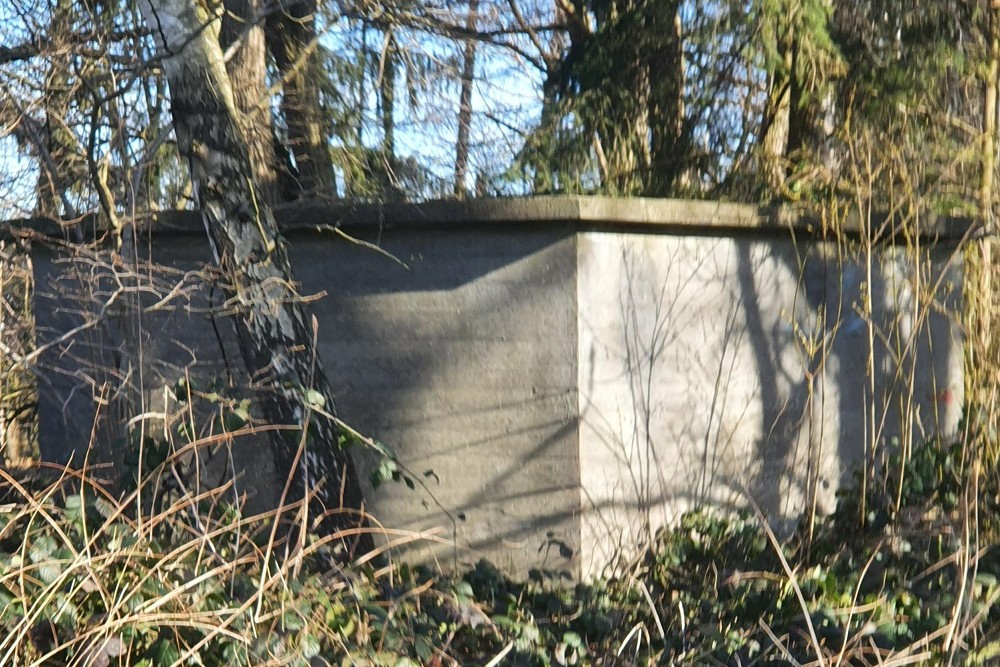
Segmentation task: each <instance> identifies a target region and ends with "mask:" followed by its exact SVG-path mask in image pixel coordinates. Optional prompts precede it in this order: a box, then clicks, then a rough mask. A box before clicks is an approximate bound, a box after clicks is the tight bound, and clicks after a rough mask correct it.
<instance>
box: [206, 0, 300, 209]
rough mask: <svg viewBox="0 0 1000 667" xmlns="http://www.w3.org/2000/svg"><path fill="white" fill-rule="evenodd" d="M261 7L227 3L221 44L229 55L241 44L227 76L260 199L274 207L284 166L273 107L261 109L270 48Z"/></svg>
mask: <svg viewBox="0 0 1000 667" xmlns="http://www.w3.org/2000/svg"><path fill="white" fill-rule="evenodd" d="M260 5H261V2H260V0H226V3H225V7H226V13H225V15H224V16H223V17H222V27H221V29H220V31H219V41H220V43H221V45H222V49H223V51H226V50H228V49H229V48H230V47H231V46H232V45H233V44H234V43H235V42H237V40H239V45H238V46H237V47H236V50H235V51H234V53H233V57H232V58H231V59H230V60H229V62H227V63H226V72H227V73H228V74H229V81H230V83H231V84H232V88H233V99H234V101H235V102H236V110H237V111H238V112H239V121H240V123H239V125H240V130H241V132H242V133H243V139H244V141H245V142H246V145H247V149H248V151H249V152H250V164H251V165H252V167H253V172H254V173H253V175H254V178H255V179H256V183H257V187H258V188H259V192H260V196H261V198H262V199H263V200H264V201H265V202H267V203H268V204H269V205H274V204H278V203H280V202H281V201H282V200H283V197H282V192H281V190H282V188H281V181H280V180H279V178H278V173H279V169H282V168H283V167H284V166H283V165H279V163H278V161H277V158H276V156H275V151H274V128H273V127H272V125H271V106H270V104H267V103H266V102H264V106H263V108H258V105H259V104H261V103H262V102H263V101H264V99H265V97H266V96H267V78H266V73H267V50H266V46H267V45H266V44H265V41H264V27H263V25H261V23H260V21H261V20H262V19H261V17H260V11H261V6H260Z"/></svg>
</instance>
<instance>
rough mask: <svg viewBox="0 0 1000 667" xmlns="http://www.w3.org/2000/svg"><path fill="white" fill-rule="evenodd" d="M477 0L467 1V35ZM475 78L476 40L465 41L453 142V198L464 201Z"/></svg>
mask: <svg viewBox="0 0 1000 667" xmlns="http://www.w3.org/2000/svg"><path fill="white" fill-rule="evenodd" d="M478 11H479V0H469V16H468V18H467V19H466V22H465V27H466V28H467V29H468V30H469V33H470V34H471V33H474V32H475V31H476V13H477V12H478ZM475 77H476V40H474V39H472V38H471V37H469V38H468V39H466V40H465V51H464V53H463V54H462V92H461V93H460V95H459V102H458V137H457V139H456V140H455V187H454V192H455V196H456V197H458V198H459V199H465V193H466V190H467V188H466V187H465V176H466V171H467V170H468V166H469V132H470V130H471V129H472V84H473V82H474V79H475Z"/></svg>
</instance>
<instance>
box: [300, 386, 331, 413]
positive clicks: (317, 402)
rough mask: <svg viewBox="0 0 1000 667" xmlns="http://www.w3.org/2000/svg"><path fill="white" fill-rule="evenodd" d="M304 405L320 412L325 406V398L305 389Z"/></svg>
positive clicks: (318, 393) (312, 390)
mask: <svg viewBox="0 0 1000 667" xmlns="http://www.w3.org/2000/svg"><path fill="white" fill-rule="evenodd" d="M305 399H306V405H308V406H309V407H311V408H316V409H319V410H322V409H323V407H324V406H325V405H326V398H324V397H323V394H321V393H320V392H318V391H316V390H315V389H307V390H306V394H305Z"/></svg>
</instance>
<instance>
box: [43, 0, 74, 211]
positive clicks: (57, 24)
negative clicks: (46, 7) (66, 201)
mask: <svg viewBox="0 0 1000 667" xmlns="http://www.w3.org/2000/svg"><path fill="white" fill-rule="evenodd" d="M72 11H73V10H72V3H71V2H70V1H69V0H57V2H56V3H55V6H54V7H53V10H52V22H51V23H50V24H49V39H50V40H51V46H50V47H49V48H50V51H51V53H52V57H51V58H50V67H49V72H48V76H47V77H46V79H45V125H44V128H43V130H44V136H43V137H41V139H42V141H43V142H44V146H39V147H38V150H39V152H41V151H43V150H44V151H45V152H46V153H47V154H48V155H47V156H41V155H40V157H39V166H38V183H37V186H36V190H37V201H36V204H35V213H36V214H37V215H41V216H46V217H50V218H58V217H59V214H60V209H61V208H62V201H63V197H64V196H65V194H66V193H65V192H63V188H64V187H66V184H67V183H72V182H73V181H74V180H75V176H76V175H74V174H71V173H69V172H70V171H75V170H76V168H77V167H78V165H77V164H76V162H77V160H74V159H73V158H74V157H76V153H75V151H74V150H73V147H72V145H71V144H70V141H71V137H70V135H69V130H68V129H67V127H66V125H65V124H66V123H67V122H69V121H68V119H67V117H66V115H67V112H68V111H69V108H70V104H71V102H72V99H73V91H72V89H71V79H70V58H71V50H70V45H69V43H68V42H67V37H68V35H69V33H70V30H71V29H72ZM53 170H55V171H53ZM64 213H65V214H66V215H69V214H70V212H69V211H64Z"/></svg>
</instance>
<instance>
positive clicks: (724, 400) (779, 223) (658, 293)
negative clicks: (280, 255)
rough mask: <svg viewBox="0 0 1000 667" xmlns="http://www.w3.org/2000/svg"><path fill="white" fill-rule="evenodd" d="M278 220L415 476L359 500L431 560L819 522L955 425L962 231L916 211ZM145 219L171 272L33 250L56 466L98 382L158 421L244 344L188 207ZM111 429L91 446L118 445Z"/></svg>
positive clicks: (253, 483) (609, 205) (330, 355)
mask: <svg viewBox="0 0 1000 667" xmlns="http://www.w3.org/2000/svg"><path fill="white" fill-rule="evenodd" d="M279 218H280V219H283V220H284V229H285V233H286V235H287V236H288V238H289V241H290V248H291V260H292V264H293V266H294V267H295V271H296V276H297V278H298V280H299V281H301V284H302V289H301V291H302V293H303V294H314V293H321V292H325V293H326V296H325V297H324V298H323V299H322V300H320V301H318V302H315V303H313V305H312V309H313V312H314V313H315V314H316V316H317V319H318V323H319V328H320V329H319V330H320V349H319V353H320V355H321V356H322V358H323V360H324V362H325V364H326V368H327V372H328V374H329V375H330V376H331V378H332V381H333V384H334V387H335V390H336V393H337V396H338V409H339V412H340V415H341V416H342V417H343V418H344V419H346V420H347V421H348V422H350V423H351V424H353V425H355V426H356V427H357V428H358V429H359V430H361V431H362V432H364V433H367V434H370V435H372V436H373V437H375V438H376V439H378V440H380V441H382V442H384V443H386V444H387V445H388V446H389V447H390V448H392V449H393V450H395V451H396V452H397V453H398V454H399V457H400V459H401V461H402V462H403V463H404V464H405V465H406V466H407V467H408V469H409V470H410V471H411V472H412V473H413V476H414V478H415V479H417V480H418V481H420V482H422V484H423V486H422V487H418V488H417V490H416V491H410V490H408V489H406V488H405V486H402V485H391V484H390V485H387V486H383V487H381V488H380V489H379V490H378V491H377V492H375V491H371V490H370V492H369V494H368V496H367V497H368V498H369V501H370V509H371V510H372V511H373V512H374V513H375V515H376V516H377V517H378V518H379V519H380V520H381V521H382V522H383V523H384V524H385V525H386V526H388V527H393V528H405V529H409V530H415V531H420V530H425V529H431V528H438V529H439V533H438V537H439V538H441V539H442V540H443V541H444V542H447V541H449V540H452V539H453V540H454V541H455V543H456V544H457V547H456V548H453V547H450V546H448V545H446V544H442V543H441V542H429V541H424V542H420V543H418V544H417V545H416V547H415V549H416V551H417V552H418V554H422V555H423V556H424V557H426V558H436V559H438V560H439V561H441V562H442V564H444V565H448V564H450V563H451V562H452V559H453V558H457V559H458V560H459V561H461V562H470V561H474V560H475V559H477V558H478V557H479V556H480V555H481V554H485V555H487V556H489V557H491V558H493V559H494V560H496V561H497V562H498V563H499V564H501V565H503V566H505V567H508V568H510V569H512V570H516V571H521V572H523V571H524V570H526V569H527V568H529V567H545V568H550V569H556V570H565V571H568V572H569V573H571V574H573V575H574V576H579V575H580V574H584V573H585V574H592V573H594V572H596V571H598V570H599V569H600V568H601V566H602V565H603V564H604V563H605V562H606V561H608V560H609V559H612V558H613V557H614V556H616V555H621V553H622V551H623V550H626V551H627V550H628V549H629V548H630V547H631V546H633V545H634V544H635V541H636V538H637V537H642V536H643V535H648V534H649V532H650V531H651V530H653V529H655V527H656V526H658V525H661V524H662V522H664V521H669V520H671V519H672V518H675V517H676V516H677V515H678V513H680V512H681V511H684V510H685V509H688V508H691V507H694V506H696V505H700V504H703V503H714V504H719V505H722V506H726V507H735V506H742V505H745V502H746V500H745V499H746V495H747V494H749V495H750V496H752V497H753V498H754V499H755V500H756V501H757V502H758V503H759V504H760V505H761V506H762V508H763V509H765V511H767V512H768V513H769V514H770V515H771V516H772V518H773V519H774V520H775V521H777V522H780V521H782V520H785V519H791V518H792V517H794V516H796V515H798V513H800V512H801V511H802V510H803V509H808V508H811V507H812V505H813V503H814V502H815V505H816V508H817V510H819V511H826V510H828V509H830V507H831V504H832V502H833V493H834V491H835V489H836V488H837V487H838V486H839V485H840V484H841V483H842V482H843V481H845V479H847V477H848V475H849V474H850V473H849V471H850V469H851V467H852V466H853V465H854V464H855V463H857V462H858V461H860V460H862V458H864V455H865V453H866V452H867V453H868V454H869V457H870V456H871V452H872V451H873V448H874V449H876V450H878V451H885V448H886V446H887V445H888V444H889V443H892V442H893V438H902V440H903V442H904V444H905V443H906V441H907V440H908V439H913V438H917V439H919V438H921V437H925V436H926V435H929V434H931V433H933V432H945V433H948V432H952V431H954V429H955V428H956V425H957V420H958V411H959V408H960V406H961V391H962V381H961V350H962V344H961V338H960V334H959V328H958V326H957V324H956V322H955V319H954V317H953V316H954V314H955V313H956V312H957V310H958V307H959V302H958V300H959V297H960V292H961V290H960V287H959V286H960V283H961V264H960V257H959V256H957V255H956V254H955V253H954V248H955V241H956V240H957V239H959V238H961V237H963V236H964V235H966V234H967V232H968V226H967V225H965V226H963V223H962V221H958V220H951V219H941V220H937V221H933V224H930V225H929V226H928V227H926V228H924V232H925V237H926V238H931V237H937V238H943V239H946V240H947V242H944V243H942V244H941V245H939V246H937V247H935V248H934V249H932V248H931V247H930V246H929V245H927V244H924V245H923V246H922V248H921V250H919V251H915V252H908V251H907V250H905V249H904V248H902V247H896V246H892V245H891V244H883V245H874V246H872V245H871V244H870V243H867V242H865V241H864V240H865V239H868V238H870V237H872V236H875V237H878V238H882V239H884V238H885V237H886V236H888V235H890V233H891V230H892V226H891V225H874V226H871V225H862V224H860V221H859V220H858V219H855V220H854V222H850V223H849V224H848V225H847V228H848V229H847V231H848V232H849V233H851V234H853V235H854V238H855V241H849V242H835V241H823V240H819V238H818V237H817V236H816V235H814V233H815V234H817V235H819V237H825V236H824V235H826V233H827V232H831V231H832V230H827V229H824V228H823V226H822V224H821V222H820V221H816V220H809V219H806V218H803V217H800V216H796V215H795V214H794V213H793V212H789V211H787V210H783V209H763V210H762V209H757V208H755V207H748V206H739V205H732V204H719V203H715V202H671V201H656V200H610V199H603V198H586V197H568V198H542V199H538V200H501V201H489V202H482V201H479V202H466V203H456V202H448V203H433V204H425V205H412V206H393V207H365V208H362V209H351V208H344V207H340V208H310V207H309V206H304V205H300V206H297V207H293V208H290V209H288V210H286V211H284V212H282V213H281V214H280V215H279ZM348 223H350V224H348ZM156 224H158V225H159V227H156V226H153V227H151V228H147V231H150V232H151V234H152V235H151V236H150V235H147V234H146V233H145V232H143V233H142V234H141V236H142V243H141V244H140V247H141V248H143V249H144V250H142V254H144V255H145V254H147V253H151V256H152V259H153V260H155V261H157V262H159V263H162V264H166V265H168V266H170V267H172V269H171V270H172V271H174V272H175V273H172V274H166V273H156V274H154V272H152V271H149V270H144V271H139V272H136V273H135V274H131V275H126V276H125V278H124V279H123V278H122V275H121V270H120V269H119V270H118V272H119V276H118V278H117V279H112V278H111V274H110V273H109V268H108V267H103V268H101V267H100V266H99V262H96V261H95V260H94V258H88V257H85V258H82V259H76V260H73V261H68V260H58V262H57V259H58V256H59V253H60V252H61V251H58V252H56V253H55V254H53V252H52V251H46V250H43V249H42V248H41V247H40V246H39V245H38V244H36V250H35V271H36V282H37V283H38V287H37V289H36V312H37V317H38V325H39V331H40V336H39V337H40V344H42V345H43V346H44V345H46V344H47V343H51V342H53V341H58V344H53V345H51V346H50V347H48V348H45V349H46V351H45V354H44V355H43V356H42V359H41V361H42V363H41V365H40V368H39V375H40V377H41V380H42V385H43V387H42V388H43V401H42V405H41V413H42V441H43V448H44V452H45V453H46V455H47V456H48V457H49V458H52V459H55V460H65V458H66V457H67V455H68V452H69V451H71V450H72V449H78V450H79V449H81V448H82V446H83V445H85V444H86V443H87V442H88V441H89V440H90V437H91V430H92V425H93V424H94V422H95V420H94V415H95V414H98V413H101V412H102V411H103V413H108V412H109V410H110V409H111V408H114V407H115V406H116V405H117V406H118V407H119V408H120V407H121V405H120V403H121V401H120V397H119V398H116V397H114V396H108V395H107V392H109V391H111V392H113V388H114V386H116V385H117V384H118V383H120V379H121V378H123V377H124V378H128V381H129V382H130V383H131V385H132V386H133V387H134V388H135V389H136V391H134V392H132V394H131V396H132V401H133V403H137V404H138V405H133V406H132V407H131V408H129V409H130V410H131V412H132V414H136V413H147V414H152V415H156V414H172V413H173V412H175V411H176V408H177V401H176V398H175V397H171V396H170V394H169V392H167V391H164V387H171V386H174V385H175V384H176V382H177V380H178V379H179V378H182V377H185V376H186V375H187V376H190V377H192V378H195V379H197V378H206V377H222V378H225V377H226V374H227V369H226V365H225V364H224V363H223V359H224V356H223V354H222V350H229V352H228V355H227V356H228V359H230V360H237V359H238V355H237V354H235V353H234V352H233V346H232V334H231V327H230V326H229V325H228V323H226V322H225V319H224V318H221V319H220V318H219V317H217V318H216V319H217V325H218V331H219V335H218V336H217V335H216V331H215V329H213V327H212V323H211V321H210V319H209V318H208V317H207V316H206V315H205V313H206V312H208V311H209V310H211V308H212V307H214V308H215V309H219V308H220V307H221V296H220V292H219V291H218V290H216V292H215V293H214V294H211V293H210V292H209V291H208V290H207V289H206V288H205V282H206V278H207V277H209V276H208V272H206V271H204V267H205V266H206V265H207V263H208V262H209V260H210V258H209V255H208V249H207V244H206V243H205V242H204V240H203V239H202V237H201V235H200V233H199V230H200V223H199V222H198V221H197V219H196V217H195V216H191V215H180V216H173V217H171V218H169V219H163V218H161V219H160V220H159V221H158V222H157V223H156ZM337 224H342V225H343V226H345V227H347V228H349V231H350V233H351V234H353V235H355V236H356V237H358V239H359V240H363V241H364V243H357V242H354V241H352V240H348V239H345V238H344V237H342V236H340V235H339V234H338V233H336V232H334V231H332V230H331V229H330V226H332V225H337ZM859 239H860V241H859ZM365 244H372V245H376V246H378V248H380V249H381V251H382V252H376V251H374V250H372V249H371V248H370V247H368V245H365ZM864 248H874V249H873V250H872V252H871V254H870V255H869V254H866V253H865V252H864ZM389 255H391V256H389ZM869 257H870V259H871V261H870V262H869V261H868V258H869ZM71 268H74V270H75V271H76V273H77V275H74V271H72V270H70V269H71ZM199 271H200V272H201V273H198V272H199ZM154 278H155V280H154ZM122 285H125V286H126V287H127V288H129V289H128V290H126V291H125V292H122V291H121V290H120V289H119V288H120V287H121V286H122ZM869 285H871V286H872V289H871V290H870V294H869V290H868V286H869ZM95 286H97V287H98V288H100V289H99V290H98V292H97V294H96V296H97V299H96V301H92V302H90V303H89V304H88V305H86V307H82V306H80V302H79V299H80V298H83V297H84V296H85V295H88V294H89V293H90V292H91V291H92V290H93V288H94V287H95ZM136 287H139V288H141V289H138V290H135V289H133V288H136ZM154 287H155V289H154ZM175 287H176V289H175ZM116 292H117V293H118V296H116V297H115V299H114V301H113V303H112V304H111V305H110V306H106V305H105V304H107V303H108V301H109V300H111V296H112V295H114V294H116ZM166 293H172V294H173V298H172V299H171V300H170V301H169V303H168V304H166V305H164V304H163V303H162V297H163V295H164V294H166ZM72 294H76V295H77V297H78V298H77V299H76V300H74V299H70V298H68V296H69V295H72ZM89 298H90V297H89V296H87V299H89ZM139 302H141V303H142V305H143V309H142V313H143V314H142V319H141V324H142V326H141V327H136V326H134V323H135V322H136V321H137V320H136V319H135V312H136V311H135V309H134V306H135V305H136V304H137V303H139ZM74 304H75V305H74ZM98 315H100V316H101V317H97V316H98ZM88 317H89V318H91V319H90V320H88ZM86 321H94V322H95V324H94V325H93V326H86V327H84V328H82V329H81V330H80V331H79V332H77V333H76V334H74V335H73V336H69V337H68V338H66V340H61V337H62V336H64V335H65V332H67V331H70V330H71V329H73V328H74V327H79V326H80V325H81V324H82V323H84V322H86ZM101 365H103V366H105V367H110V368H112V369H113V370H115V372H114V373H110V374H108V373H104V374H103V375H102V374H100V373H97V372H95V371H94V368H95V367H97V366H101ZM88 369H89V370H88ZM230 370H234V369H230ZM234 382H235V383H236V384H237V385H245V382H246V380H245V379H242V380H241V379H240V378H239V376H238V373H237V375H236V377H235V379H234ZM105 383H106V384H105ZM139 388H141V389H142V391H138V389H139ZM102 392H103V393H102ZM94 396H101V397H102V398H101V400H100V401H99V402H102V403H103V405H102V407H101V410H95V401H94V398H93V397H94ZM64 407H65V410H64ZM195 418H196V421H197V422H198V423H197V426H198V428H197V429H196V430H198V431H199V433H202V434H204V433H208V432H213V431H214V432H217V430H218V423H217V420H216V421H213V420H212V419H211V415H210V414H199V415H196V416H195ZM168 421H169V419H168ZM97 422H98V424H99V425H101V424H104V426H107V425H108V424H114V423H115V422H114V420H109V421H106V422H102V421H101V420H100V419H98V420H97ZM149 424H150V427H149V428H156V426H155V424H156V421H155V420H153V421H150V422H149ZM161 429H162V427H161ZM123 437H124V434H116V433H113V432H102V431H100V430H98V432H97V435H96V436H95V438H96V440H97V444H98V445H101V446H104V447H105V448H107V449H110V450H111V452H110V454H109V456H110V458H115V457H116V455H117V454H116V451H115V448H116V447H117V448H118V449H119V450H120V449H121V442H122V438H123ZM102 443H103V444H102ZM226 447H227V448H228V449H226V450H225V451H224V452H223V453H224V454H225V457H223V458H224V459H225V460H226V461H227V462H228V461H229V459H230V458H231V459H232V463H233V464H235V465H236V466H237V467H238V468H242V470H243V471H244V474H243V476H242V477H241V480H240V482H239V484H238V490H239V491H240V492H245V493H246V494H247V495H248V496H249V497H250V502H251V504H253V503H257V504H258V505H265V504H267V503H268V502H271V501H273V499H274V497H275V496H276V494H277V489H278V484H277V483H276V480H274V479H273V475H272V473H271V472H270V462H269V461H268V460H267V457H266V456H264V455H262V454H261V448H260V447H259V442H254V441H250V440H244V439H242V438H240V439H237V440H236V441H233V442H231V443H227V444H226ZM362 458H363V459H364V461H363V465H364V466H365V467H368V466H370V465H371V459H370V457H362ZM226 465H229V463H227V464H226Z"/></svg>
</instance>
